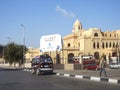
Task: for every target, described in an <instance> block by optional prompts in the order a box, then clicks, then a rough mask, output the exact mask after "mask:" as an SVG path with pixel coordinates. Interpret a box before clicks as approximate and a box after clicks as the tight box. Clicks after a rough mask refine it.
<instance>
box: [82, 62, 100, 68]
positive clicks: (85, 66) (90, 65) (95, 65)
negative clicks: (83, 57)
mask: <svg viewBox="0 0 120 90" xmlns="http://www.w3.org/2000/svg"><path fill="white" fill-rule="evenodd" d="M84 69H85V70H99V65H97V64H96V63H90V64H85V65H84Z"/></svg>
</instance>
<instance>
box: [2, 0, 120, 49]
mask: <svg viewBox="0 0 120 90" xmlns="http://www.w3.org/2000/svg"><path fill="white" fill-rule="evenodd" d="M76 16H77V17H78V18H79V20H80V22H81V23H82V25H83V28H84V29H86V30H87V29H89V28H93V27H97V28H101V30H102V31H106V30H110V31H112V30H117V29H120V0H0V44H2V45H5V44H7V43H9V42H11V41H14V42H16V43H17V44H23V29H22V28H23V27H22V26H21V24H23V25H24V26H25V44H26V46H27V47H29V46H31V47H34V48H38V47H39V41H40V36H42V35H48V34H57V33H59V34H61V35H62V36H65V35H67V34H70V33H71V32H72V28H73V24H74V22H75V20H76Z"/></svg>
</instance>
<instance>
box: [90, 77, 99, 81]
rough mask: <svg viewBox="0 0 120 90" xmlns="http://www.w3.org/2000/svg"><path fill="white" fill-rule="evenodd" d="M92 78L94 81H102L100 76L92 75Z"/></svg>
mask: <svg viewBox="0 0 120 90" xmlns="http://www.w3.org/2000/svg"><path fill="white" fill-rule="evenodd" d="M90 79H91V80H93V81H100V78H99V77H91V78H90Z"/></svg>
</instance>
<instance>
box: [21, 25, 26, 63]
mask: <svg viewBox="0 0 120 90" xmlns="http://www.w3.org/2000/svg"><path fill="white" fill-rule="evenodd" d="M21 27H22V30H23V61H22V62H23V65H24V63H25V26H24V25H23V24H21Z"/></svg>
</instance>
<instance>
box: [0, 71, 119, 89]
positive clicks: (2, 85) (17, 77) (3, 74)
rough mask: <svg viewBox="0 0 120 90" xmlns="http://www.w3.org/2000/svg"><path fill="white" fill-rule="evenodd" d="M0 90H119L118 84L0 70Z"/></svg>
mask: <svg viewBox="0 0 120 90" xmlns="http://www.w3.org/2000/svg"><path fill="white" fill-rule="evenodd" d="M0 90H120V85H119V84H110V83H105V82H95V81H90V80H84V79H76V78H72V77H64V76H57V75H55V74H53V75H40V76H36V75H32V74H31V73H30V72H25V71H22V70H9V69H0Z"/></svg>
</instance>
